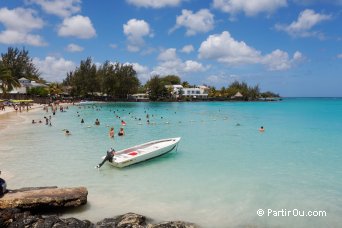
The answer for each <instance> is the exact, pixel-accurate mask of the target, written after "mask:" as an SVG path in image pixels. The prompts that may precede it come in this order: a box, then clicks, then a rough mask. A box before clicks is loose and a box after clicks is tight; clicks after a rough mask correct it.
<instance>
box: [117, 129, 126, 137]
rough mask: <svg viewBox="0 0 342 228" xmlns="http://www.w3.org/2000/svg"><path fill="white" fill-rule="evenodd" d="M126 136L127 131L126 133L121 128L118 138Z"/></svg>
mask: <svg viewBox="0 0 342 228" xmlns="http://www.w3.org/2000/svg"><path fill="white" fill-rule="evenodd" d="M124 135H125V131H124V129H123V128H122V127H121V128H120V131H119V133H118V136H124Z"/></svg>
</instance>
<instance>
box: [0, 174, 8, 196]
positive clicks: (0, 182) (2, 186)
mask: <svg viewBox="0 0 342 228" xmlns="http://www.w3.org/2000/svg"><path fill="white" fill-rule="evenodd" d="M0 174H1V171H0ZM6 187H7V185H6V181H5V180H4V179H1V178H0V197H1V196H3V195H4V194H5V193H6V191H7V188H6Z"/></svg>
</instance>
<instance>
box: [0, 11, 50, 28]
mask: <svg viewBox="0 0 342 228" xmlns="http://www.w3.org/2000/svg"><path fill="white" fill-rule="evenodd" d="M0 22H1V23H3V24H4V26H5V27H6V28H8V29H10V30H15V31H21V32H27V31H32V30H34V29H41V28H43V26H44V22H43V20H42V19H41V18H39V17H37V13H36V12H35V11H34V10H32V9H23V8H15V9H13V10H9V9H7V8H1V9H0Z"/></svg>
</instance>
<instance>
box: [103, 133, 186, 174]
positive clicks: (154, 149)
mask: <svg viewBox="0 0 342 228" xmlns="http://www.w3.org/2000/svg"><path fill="white" fill-rule="evenodd" d="M180 139H181V138H180V137H179V138H169V139H160V140H155V141H151V142H147V143H144V144H141V145H137V146H134V147H130V148H127V149H124V150H120V151H114V150H113V151H110V152H107V156H106V157H104V158H103V159H104V160H103V161H102V163H100V164H99V165H98V166H97V168H100V167H101V166H102V165H103V163H104V162H106V161H108V162H109V164H111V165H113V166H115V167H118V168H122V167H125V166H129V165H133V164H135V163H138V162H142V161H146V160H149V159H152V158H155V157H158V156H161V155H163V154H166V153H168V152H171V151H172V150H173V149H175V148H177V146H178V143H179V141H180Z"/></svg>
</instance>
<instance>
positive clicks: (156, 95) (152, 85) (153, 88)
mask: <svg viewBox="0 0 342 228" xmlns="http://www.w3.org/2000/svg"><path fill="white" fill-rule="evenodd" d="M146 87H147V88H148V92H149V97H150V100H151V101H156V100H159V99H161V98H164V97H165V96H167V93H168V91H167V89H166V87H165V85H164V82H163V80H162V79H161V78H160V77H159V76H158V75H155V76H153V77H152V78H151V79H150V80H148V81H147V82H146Z"/></svg>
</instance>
